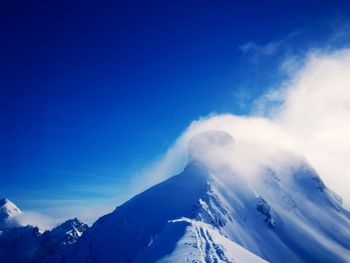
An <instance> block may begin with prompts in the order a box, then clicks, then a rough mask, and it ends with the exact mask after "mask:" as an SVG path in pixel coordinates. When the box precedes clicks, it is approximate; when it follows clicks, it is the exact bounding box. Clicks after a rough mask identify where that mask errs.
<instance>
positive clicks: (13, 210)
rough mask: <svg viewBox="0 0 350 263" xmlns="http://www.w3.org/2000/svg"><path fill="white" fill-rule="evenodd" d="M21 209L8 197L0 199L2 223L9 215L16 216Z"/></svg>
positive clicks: (0, 218) (0, 219) (0, 221)
mask: <svg viewBox="0 0 350 263" xmlns="http://www.w3.org/2000/svg"><path fill="white" fill-rule="evenodd" d="M20 213H21V210H20V209H19V208H18V207H17V206H16V205H15V204H14V203H12V202H11V201H10V200H9V199H7V198H2V199H0V223H3V222H4V220H6V219H7V218H9V217H12V216H16V215H18V214H20Z"/></svg>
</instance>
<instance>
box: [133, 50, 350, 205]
mask: <svg viewBox="0 0 350 263" xmlns="http://www.w3.org/2000/svg"><path fill="white" fill-rule="evenodd" d="M303 61H304V62H303V63H302V65H301V66H300V67H299V69H298V70H294V71H293V72H288V74H290V75H289V78H288V80H285V81H283V83H281V84H280V86H279V87H278V88H276V89H273V90H271V91H270V92H268V93H267V94H265V95H264V96H262V97H261V98H260V99H259V100H257V103H256V111H255V112H258V113H259V114H252V115H250V116H236V115H233V114H220V115H210V116H208V117H203V118H200V119H199V120H196V121H194V122H192V123H191V124H190V126H189V127H188V128H187V129H186V130H185V131H184V133H183V134H182V135H181V136H180V137H179V138H178V140H177V141H176V142H175V144H174V145H173V146H172V147H171V148H170V149H169V150H168V152H167V153H166V154H165V155H164V156H163V157H162V158H161V160H158V161H156V162H155V163H154V164H153V165H151V166H150V167H148V168H147V169H145V171H143V176H145V177H146V178H147V181H148V184H147V186H149V185H151V184H153V183H156V182H159V181H161V180H163V179H165V177H164V176H169V175H173V174H174V173H176V172H179V171H180V170H181V169H182V167H183V166H184V164H185V162H186V161H187V147H188V142H189V140H190V139H191V138H192V137H193V136H194V135H196V134H198V133H200V132H203V131H208V130H219V131H226V132H227V133H229V134H231V135H232V137H233V138H234V140H235V141H236V142H238V143H239V142H245V141H251V142H258V143H263V144H265V145H270V146H276V147H279V148H283V149H286V150H288V151H293V152H297V153H299V154H302V155H304V156H305V157H306V158H307V159H308V160H309V162H310V163H311V165H313V166H314V167H315V169H316V170H317V172H318V173H319V174H320V176H321V177H322V179H323V180H324V181H325V183H326V184H327V185H328V186H329V187H330V188H331V189H332V190H334V191H335V192H337V193H338V194H340V195H341V196H342V197H343V199H344V202H345V204H346V205H347V206H349V204H350V194H349V193H348V188H349V187H350V173H349V171H350V136H349V134H350V50H349V49H342V50H337V51H333V52H331V53H329V52H328V53H324V52H321V51H313V52H309V53H308V55H307V56H306V57H305V58H303ZM247 158H251V156H247ZM147 186H146V187H147ZM138 187H139V188H140V187H141V188H142V187H145V186H144V185H143V186H138Z"/></svg>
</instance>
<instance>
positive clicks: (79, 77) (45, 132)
mask: <svg viewBox="0 0 350 263" xmlns="http://www.w3.org/2000/svg"><path fill="white" fill-rule="evenodd" d="M0 12H1V16H0V17H1V18H0V19H1V26H0V30H1V35H2V38H3V40H2V41H1V42H0V46H1V47H0V54H1V62H0V65H1V71H0V89H1V91H0V92H1V93H0V107H1V114H0V123H1V129H0V160H1V161H0V174H1V184H0V195H1V196H6V197H8V198H10V199H12V200H13V201H14V202H15V203H16V204H18V205H19V206H20V207H22V208H24V209H28V210H38V211H44V212H47V213H49V214H52V215H54V214H55V211H61V212H57V214H58V215H60V216H62V215H63V214H64V212H62V211H64V210H65V209H66V207H68V206H69V204H72V203H74V204H76V205H77V206H79V204H82V203H85V204H86V203H88V202H94V203H96V202H97V203H99V204H101V205H102V206H103V205H104V206H105V207H106V209H107V208H108V207H113V206H115V204H118V203H120V202H121V201H123V200H125V199H126V198H127V197H129V191H128V189H129V186H130V182H131V181H132V180H135V176H137V174H138V171H140V170H141V169H143V167H145V166H147V165H148V164H149V163H150V162H152V161H153V160H154V159H156V158H157V157H159V156H161V155H162V154H163V153H164V152H165V151H166V150H167V148H168V147H169V146H170V145H171V144H172V143H173V142H174V140H175V139H176V138H177V137H178V135H179V134H180V133H181V132H182V131H183V130H184V129H185V128H186V127H187V126H188V125H189V123H190V122H191V121H192V120H194V119H197V118H199V117H200V116H206V115H208V114H210V113H224V112H230V113H234V114H236V115H248V114H250V113H251V106H252V105H253V104H254V101H255V100H256V99H257V98H258V97H259V96H261V95H262V94H264V92H265V91H266V90H267V89H269V88H271V87H273V86H274V85H276V83H279V82H280V81H281V80H282V79H283V78H284V75H283V74H282V73H281V71H280V63H281V61H283V60H284V59H285V58H286V57H287V56H289V57H292V56H296V55H299V54H302V53H303V52H306V51H307V50H309V49H311V48H322V49H327V48H335V47H340V46H344V45H346V44H347V43H348V39H347V35H346V34H345V35H344V34H341V33H342V32H346V29H348V26H347V25H348V21H349V20H348V18H349V14H350V13H349V12H350V4H348V3H347V1H308V2H307V3H305V1H300V2H299V1H283V3H282V1H264V2H263V3H262V1H183V2H182V1H173V2H169V1H159V2H157V1H128V2H126V1H106V2H103V3H102V2H101V1H84V2H81V1H63V2H62V1H46V2H42V1H40V2H39V1H37V2H36V1H34V2H33V1H30V2H27V1H23V2H22V1H19V2H13V1H11V3H7V6H4V7H3V8H2V10H1V11H0ZM335 32H336V33H335Z"/></svg>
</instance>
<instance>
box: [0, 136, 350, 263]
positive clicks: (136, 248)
mask: <svg viewBox="0 0 350 263" xmlns="http://www.w3.org/2000/svg"><path fill="white" fill-rule="evenodd" d="M188 160H189V161H188V164H187V165H186V167H185V168H184V170H183V172H181V173H180V174H178V175H175V176H173V177H171V178H169V179H168V180H166V181H164V182H162V183H160V184H157V185H155V186H153V187H151V188H149V189H148V190H146V191H144V192H142V193H140V194H139V195H137V196H135V197H134V198H132V199H130V200H129V201H128V202H126V203H124V204H123V205H121V206H119V207H118V208H116V209H115V211H113V212H112V213H110V214H108V215H105V216H103V217H101V218H100V219H98V220H97V221H96V222H95V223H94V224H93V226H92V227H91V228H89V229H88V230H87V231H85V233H84V234H83V235H82V236H81V238H79V239H78V240H77V242H74V244H72V245H69V246H67V247H66V248H65V249H57V250H54V252H53V253H49V255H48V256H46V257H45V258H44V259H43V258H40V257H38V258H35V257H34V259H35V262H43V261H44V262H61V263H62V262H66V263H70V262H97V263H99V262H103V263H105V262H106V263H108V262H142V263H147V262H244V263H246V262H266V261H268V262H350V214H349V212H348V211H346V210H345V209H344V208H343V206H342V204H341V199H340V198H339V197H338V196H337V195H336V194H334V193H333V192H332V191H331V190H329V189H328V188H327V187H326V186H325V185H324V183H323V181H322V180H321V179H320V177H319V176H318V175H317V173H316V171H315V170H314V169H313V168H312V167H311V166H310V164H309V163H308V162H307V161H306V160H305V159H304V158H303V157H300V156H298V155H296V154H293V153H290V152H286V151H284V150H281V149H276V148H273V147H270V146H267V145H260V144H258V143H253V144H252V143H250V142H237V143H236V142H234V140H233V138H232V137H231V136H230V135H229V134H227V133H225V132H215V131H214V132H205V133H202V134H199V135H197V136H196V137H194V138H193V139H192V140H191V142H190V146H189V158H188ZM64 225H65V224H64ZM68 225H69V227H68V229H69V228H70V227H71V226H72V225H73V229H74V228H75V226H74V224H70V223H68ZM60 229H64V230H63V231H61V230H60ZM66 230H67V229H66V228H65V226H63V227H62V226H61V227H60V228H59V230H57V229H56V230H52V231H51V233H49V234H47V236H51V235H53V236H55V233H56V232H57V233H60V234H59V236H60V237H62V233H68V232H67V231H66ZM26 231H28V232H30V230H29V229H26ZM78 232H79V233H81V232H84V231H80V230H79V231H78ZM74 233H76V234H77V235H75V234H73V236H79V235H80V234H78V233H77V232H74ZM29 234H30V233H29ZM29 234H28V235H29ZM35 234H36V233H34V235H35ZM32 235H33V234H32ZM43 236H45V234H43V235H42V236H41V237H43ZM23 240H24V241H23V242H24V244H25V243H26V240H25V238H24V239H23ZM43 240H44V239H43V238H42V239H41V242H44V243H45V244H46V245H47V244H49V242H48V241H43ZM56 240H60V243H62V240H69V238H68V239H66V237H63V239H61V238H58V239H56ZM68 243H69V242H68ZM0 244H1V242H0ZM21 244H22V243H21ZM22 245H23V244H22ZM40 247H41V248H44V249H43V250H42V251H44V253H45V252H46V251H48V248H45V246H43V245H41V246H40ZM1 249H2V248H0V250H1ZM21 250H22V252H25V253H27V250H26V248H25V247H21ZM32 259H33V257H32Z"/></svg>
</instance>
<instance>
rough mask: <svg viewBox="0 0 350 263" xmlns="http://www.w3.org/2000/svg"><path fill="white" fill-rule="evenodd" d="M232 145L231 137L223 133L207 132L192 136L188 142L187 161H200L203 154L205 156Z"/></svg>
mask: <svg viewBox="0 0 350 263" xmlns="http://www.w3.org/2000/svg"><path fill="white" fill-rule="evenodd" d="M233 144H234V139H233V137H232V136H231V135H230V134H229V133H227V132H225V131H217V130H208V131H204V132H201V133H199V134H197V135H195V136H193V137H192V138H191V140H190V141H189V148H188V155H189V159H190V160H198V159H201V157H202V156H203V154H206V153H207V152H208V151H211V150H213V149H221V148H224V147H227V146H231V145H233Z"/></svg>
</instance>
